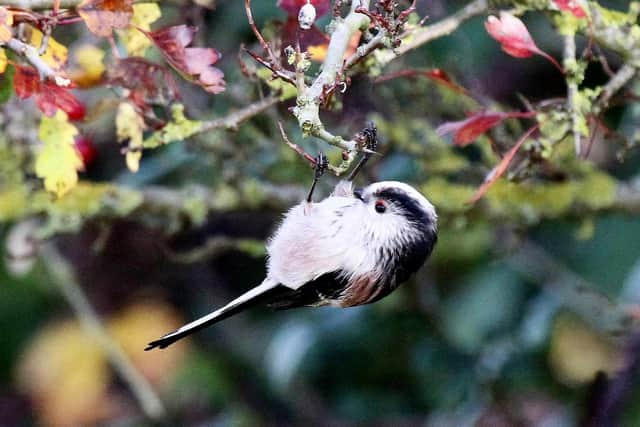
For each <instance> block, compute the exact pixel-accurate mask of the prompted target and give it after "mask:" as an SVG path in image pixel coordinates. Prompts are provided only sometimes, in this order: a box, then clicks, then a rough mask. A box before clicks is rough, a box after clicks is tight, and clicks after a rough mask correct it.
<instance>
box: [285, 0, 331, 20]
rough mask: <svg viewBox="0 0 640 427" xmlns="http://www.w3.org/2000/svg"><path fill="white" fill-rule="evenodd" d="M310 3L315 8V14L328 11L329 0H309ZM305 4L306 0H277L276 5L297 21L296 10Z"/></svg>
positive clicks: (298, 10) (320, 14) (322, 13)
mask: <svg viewBox="0 0 640 427" xmlns="http://www.w3.org/2000/svg"><path fill="white" fill-rule="evenodd" d="M310 3H311V4H312V5H313V6H314V7H315V8H316V16H318V17H320V16H322V15H324V14H325V13H327V12H328V11H329V8H330V7H331V3H330V2H329V0H311V1H310ZM305 4H307V0H278V7H279V8H281V9H284V11H285V12H287V15H289V16H293V17H295V18H296V25H297V22H298V12H300V8H301V7H302V6H304V5H305Z"/></svg>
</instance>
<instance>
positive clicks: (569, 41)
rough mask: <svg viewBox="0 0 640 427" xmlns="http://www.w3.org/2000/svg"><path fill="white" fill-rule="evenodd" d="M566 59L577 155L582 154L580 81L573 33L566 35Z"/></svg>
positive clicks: (569, 107) (570, 114) (564, 61)
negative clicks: (577, 103)
mask: <svg viewBox="0 0 640 427" xmlns="http://www.w3.org/2000/svg"><path fill="white" fill-rule="evenodd" d="M563 55H564V59H563V66H564V69H565V70H567V71H566V73H565V80H566V82H567V111H568V113H569V117H570V121H571V133H572V135H573V145H574V148H575V152H576V156H579V155H580V140H581V133H580V127H579V123H580V118H581V117H580V111H579V110H578V107H577V105H576V98H577V96H578V83H577V82H576V79H577V76H575V75H574V72H572V70H575V69H576V67H575V66H574V65H575V62H576V39H575V36H574V35H573V34H570V35H566V36H564V53H563Z"/></svg>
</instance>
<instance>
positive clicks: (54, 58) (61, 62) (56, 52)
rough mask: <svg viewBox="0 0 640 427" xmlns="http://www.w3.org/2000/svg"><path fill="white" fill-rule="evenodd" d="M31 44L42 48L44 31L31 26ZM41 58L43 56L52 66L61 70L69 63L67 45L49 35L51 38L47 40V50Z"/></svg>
mask: <svg viewBox="0 0 640 427" xmlns="http://www.w3.org/2000/svg"><path fill="white" fill-rule="evenodd" d="M29 44H30V45H31V46H35V47H36V48H37V49H40V46H41V45H42V32H41V31H40V30H38V29H37V28H31V38H30V39H29ZM40 58H42V60H43V61H44V62H46V63H47V65H49V66H50V67H51V68H53V69H56V70H60V69H62V68H63V67H64V66H65V65H66V63H67V58H68V53H67V47H66V46H64V45H62V44H60V43H58V42H57V41H55V40H54V39H53V37H49V40H48V41H47V50H45V51H44V53H43V54H42V55H41V56H40Z"/></svg>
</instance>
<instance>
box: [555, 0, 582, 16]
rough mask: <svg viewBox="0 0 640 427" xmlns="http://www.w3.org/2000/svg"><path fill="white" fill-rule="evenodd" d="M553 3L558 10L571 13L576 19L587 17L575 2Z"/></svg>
mask: <svg viewBox="0 0 640 427" xmlns="http://www.w3.org/2000/svg"><path fill="white" fill-rule="evenodd" d="M553 2H554V3H555V4H556V6H558V9H560V10H563V11H565V12H571V13H572V14H573V16H575V17H576V18H584V17H586V16H587V13H586V12H585V11H584V9H583V8H582V6H580V5H579V4H578V2H577V1H576V0H553Z"/></svg>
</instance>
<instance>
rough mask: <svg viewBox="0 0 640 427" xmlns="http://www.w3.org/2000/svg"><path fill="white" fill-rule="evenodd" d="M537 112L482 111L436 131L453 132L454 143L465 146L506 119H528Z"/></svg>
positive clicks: (441, 133) (444, 125)
mask: <svg viewBox="0 0 640 427" xmlns="http://www.w3.org/2000/svg"><path fill="white" fill-rule="evenodd" d="M535 114H536V112H535V111H526V112H520V111H512V112H509V113H502V112H488V111H481V112H479V113H476V114H473V115H472V116H470V117H469V118H467V119H466V120H460V121H457V122H446V123H443V124H441V125H440V126H438V128H437V129H436V132H437V133H438V135H440V136H444V135H447V134H450V133H453V143H454V144H455V145H458V146H461V147H464V146H465V145H469V144H470V143H472V142H473V141H475V140H476V139H478V137H479V136H480V135H482V134H483V133H485V132H486V131H488V130H489V129H491V128H493V127H495V126H497V125H498V124H500V123H501V122H502V121H503V120H505V119H510V118H523V119H526V118H530V117H533V116H535Z"/></svg>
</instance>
